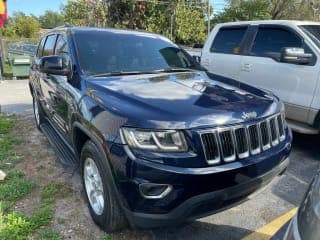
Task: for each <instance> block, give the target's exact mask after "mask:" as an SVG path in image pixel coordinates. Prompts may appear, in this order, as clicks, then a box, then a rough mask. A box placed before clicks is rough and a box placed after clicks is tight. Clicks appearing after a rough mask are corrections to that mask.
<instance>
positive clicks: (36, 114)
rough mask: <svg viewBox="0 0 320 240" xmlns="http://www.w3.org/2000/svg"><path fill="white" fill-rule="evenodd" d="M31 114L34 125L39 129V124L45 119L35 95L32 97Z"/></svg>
mask: <svg viewBox="0 0 320 240" xmlns="http://www.w3.org/2000/svg"><path fill="white" fill-rule="evenodd" d="M33 114H34V119H35V122H36V127H37V128H38V129H39V130H40V131H41V128H40V125H41V124H42V123H44V122H45V119H44V116H43V112H42V109H41V107H40V104H39V102H38V101H37V99H36V98H35V97H33Z"/></svg>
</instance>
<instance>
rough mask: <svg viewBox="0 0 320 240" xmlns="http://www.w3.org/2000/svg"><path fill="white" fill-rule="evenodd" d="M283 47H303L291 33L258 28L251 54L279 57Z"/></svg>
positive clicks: (275, 29)
mask: <svg viewBox="0 0 320 240" xmlns="http://www.w3.org/2000/svg"><path fill="white" fill-rule="evenodd" d="M284 47H297V48H301V47H303V42H302V40H301V39H300V38H299V36H297V35H296V34H294V33H293V32H290V31H287V30H285V29H281V28H260V29H259V30H258V33H257V36H256V38H255V40H254V43H253V46H252V50H251V53H252V54H254V55H257V56H280V53H281V50H282V48H284Z"/></svg>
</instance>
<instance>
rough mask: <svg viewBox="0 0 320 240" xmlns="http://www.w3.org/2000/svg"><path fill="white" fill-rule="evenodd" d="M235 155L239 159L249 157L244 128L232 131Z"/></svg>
mask: <svg viewBox="0 0 320 240" xmlns="http://www.w3.org/2000/svg"><path fill="white" fill-rule="evenodd" d="M234 132H235V139H236V146H237V150H238V151H237V153H238V157H239V158H245V157H248V156H249V145H248V137H247V131H246V129H245V128H237V129H235V130H234Z"/></svg>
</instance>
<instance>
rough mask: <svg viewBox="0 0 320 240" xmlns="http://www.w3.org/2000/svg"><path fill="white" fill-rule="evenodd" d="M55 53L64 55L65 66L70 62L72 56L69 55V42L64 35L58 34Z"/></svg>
mask: <svg viewBox="0 0 320 240" xmlns="http://www.w3.org/2000/svg"><path fill="white" fill-rule="evenodd" d="M54 54H55V55H58V56H60V57H62V59H63V64H64V65H65V66H67V65H68V64H69V60H70V57H69V49H68V43H67V40H66V39H65V37H64V36H63V35H59V36H58V39H57V44H56V48H55V51H54Z"/></svg>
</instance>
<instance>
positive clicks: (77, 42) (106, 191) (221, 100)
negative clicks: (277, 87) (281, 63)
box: [30, 27, 292, 231]
mask: <svg viewBox="0 0 320 240" xmlns="http://www.w3.org/2000/svg"><path fill="white" fill-rule="evenodd" d="M30 90H31V94H32V96H33V104H34V114H35V120H36V124H37V127H38V128H39V129H40V130H41V131H42V132H43V133H44V134H45V135H46V136H47V137H48V139H49V141H50V142H51V143H52V144H53V146H54V147H55V150H56V152H57V154H58V156H59V157H60V159H61V161H62V162H63V163H64V164H66V165H74V166H80V169H81V175H82V179H83V185H84V189H85V192H86V197H87V199H88V203H89V204H88V205H89V209H90V212H91V215H92V217H93V219H94V221H95V222H96V223H97V224H98V225H99V226H100V227H101V228H103V229H104V230H106V231H114V230H117V229H120V228H121V227H124V226H125V225H126V224H127V223H130V225H131V226H135V227H142V228H150V227H157V226H165V225H172V224H178V223H180V222H182V221H187V220H192V219H196V218H199V217H203V216H206V215H209V214H212V213H215V212H218V211H221V210H223V209H226V208H228V207H231V206H233V205H235V204H237V203H239V202H241V201H243V200H245V199H246V198H247V196H248V195H249V194H251V193H253V192H254V191H255V190H257V189H259V188H261V187H262V186H264V185H265V184H267V183H269V182H270V181H271V180H272V179H273V178H274V177H275V176H277V175H278V174H281V173H282V172H283V171H284V170H285V169H286V167H287V165H288V163H289V158H288V156H289V153H290V150H291V140H292V134H291V131H290V130H289V128H288V126H287V124H286V122H285V119H284V107H283V104H282V103H281V102H280V101H279V99H278V98H277V97H275V96H274V95H273V94H271V93H269V92H265V91H262V90H260V89H257V88H254V87H251V86H248V85H246V84H243V83H240V82H237V81H235V80H232V79H227V78H224V77H221V76H218V75H213V74H210V73H208V72H207V71H206V70H205V69H203V68H202V67H201V66H200V65H199V64H198V63H197V62H196V61H194V60H193V58H192V57H190V56H189V55H188V54H187V53H186V52H185V51H184V50H183V49H181V48H179V47H178V46H177V45H175V44H173V43H172V42H171V41H169V40H168V39H166V38H164V37H162V36H159V35H155V34H150V33H145V32H137V31H126V30H116V29H93V28H74V27H62V28H57V29H55V30H53V31H52V32H50V33H48V34H47V36H45V37H43V38H42V40H41V41H40V43H39V47H38V50H37V54H36V57H35V60H34V63H33V64H32V67H31V72H30Z"/></svg>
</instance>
